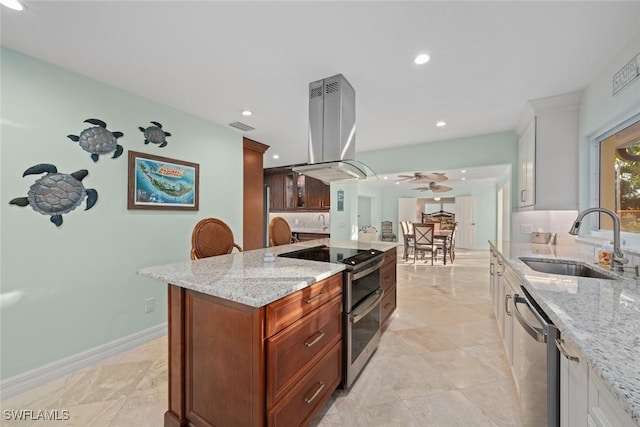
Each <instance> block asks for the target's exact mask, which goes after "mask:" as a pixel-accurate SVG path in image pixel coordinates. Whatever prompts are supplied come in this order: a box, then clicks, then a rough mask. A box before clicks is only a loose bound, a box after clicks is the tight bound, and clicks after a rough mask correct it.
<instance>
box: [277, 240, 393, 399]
mask: <svg viewBox="0 0 640 427" xmlns="http://www.w3.org/2000/svg"><path fill="white" fill-rule="evenodd" d="M278 256H284V257H289V258H297V259H306V260H311V261H323V262H339V263H342V264H345V265H346V266H347V269H346V270H345V273H344V280H343V286H344V288H343V298H342V301H343V310H342V311H343V365H342V374H343V375H342V386H343V387H344V388H349V387H351V385H352V384H353V383H354V382H355V380H356V378H358V375H359V374H360V372H362V369H363V368H364V367H365V365H366V364H367V362H368V361H369V359H370V358H371V356H372V355H373V352H374V351H375V350H376V348H377V347H378V343H379V342H380V335H381V332H380V326H381V325H380V320H381V312H380V301H381V300H382V296H383V291H382V288H381V276H380V267H381V266H382V263H383V258H384V253H383V252H382V251H379V250H376V249H354V248H336V247H328V246H324V245H323V246H317V247H312V248H305V249H301V250H298V251H294V252H287V253H283V254H280V255H278Z"/></svg>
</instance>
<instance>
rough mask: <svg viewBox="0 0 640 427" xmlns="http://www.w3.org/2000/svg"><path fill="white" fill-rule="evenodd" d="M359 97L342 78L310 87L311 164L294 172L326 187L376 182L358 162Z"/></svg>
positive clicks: (330, 78) (336, 77) (371, 174)
mask: <svg viewBox="0 0 640 427" xmlns="http://www.w3.org/2000/svg"><path fill="white" fill-rule="evenodd" d="M355 153H356V93H355V91H354V89H353V87H352V86H351V84H349V82H348V81H347V79H345V78H344V76H343V75H342V74H336V75H335V76H331V77H328V78H326V79H322V80H318V81H315V82H311V83H309V164H307V165H303V166H296V167H294V168H293V170H294V171H295V172H298V173H301V174H303V175H307V176H310V177H312V178H316V179H319V180H321V181H323V182H325V183H327V184H328V183H330V182H336V181H347V180H365V179H377V177H376V174H375V173H374V172H373V171H372V170H371V169H370V168H369V167H368V166H367V165H365V164H363V163H361V162H358V161H356V160H355Z"/></svg>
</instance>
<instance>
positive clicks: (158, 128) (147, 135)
mask: <svg viewBox="0 0 640 427" xmlns="http://www.w3.org/2000/svg"><path fill="white" fill-rule="evenodd" d="M149 123H151V124H153V126H149V127H148V128H143V127H142V126H138V129H140V132H142V133H144V143H145V144H148V143H150V142H151V143H153V144H160V148H162V147H166V146H167V144H168V142H167V138H166V137H167V136H171V134H170V133H169V132H165V131H164V130H162V125H161V124H160V123H158V122H149Z"/></svg>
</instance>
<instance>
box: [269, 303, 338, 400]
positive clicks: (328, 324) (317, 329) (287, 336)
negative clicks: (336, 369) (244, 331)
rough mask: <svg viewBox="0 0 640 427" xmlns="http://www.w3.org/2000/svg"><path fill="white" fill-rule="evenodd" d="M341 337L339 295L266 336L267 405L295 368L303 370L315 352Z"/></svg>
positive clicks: (289, 382) (286, 384) (290, 380)
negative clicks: (282, 328)
mask: <svg viewBox="0 0 640 427" xmlns="http://www.w3.org/2000/svg"><path fill="white" fill-rule="evenodd" d="M341 339H342V298H341V297H340V296H338V297H336V298H334V299H333V300H331V302H330V303H328V304H325V305H323V306H322V307H320V308H318V309H317V310H314V311H313V312H311V313H310V314H308V315H307V316H305V317H303V318H302V319H301V320H299V321H298V322H296V323H294V324H293V325H291V326H289V327H288V328H286V329H284V330H283V331H281V332H280V333H278V334H276V335H274V336H272V337H271V338H269V339H268V340H267V406H268V407H271V406H272V405H273V404H274V403H275V402H276V401H277V400H278V399H280V398H281V397H282V395H283V394H284V393H285V392H286V391H287V389H289V388H291V386H292V383H293V380H294V379H295V376H296V374H297V373H298V372H307V371H308V370H309V369H310V366H312V365H313V362H314V361H316V360H315V359H317V357H316V356H317V355H318V354H320V353H322V352H323V351H326V350H328V349H329V348H330V347H332V346H333V345H334V344H335V343H339V342H341Z"/></svg>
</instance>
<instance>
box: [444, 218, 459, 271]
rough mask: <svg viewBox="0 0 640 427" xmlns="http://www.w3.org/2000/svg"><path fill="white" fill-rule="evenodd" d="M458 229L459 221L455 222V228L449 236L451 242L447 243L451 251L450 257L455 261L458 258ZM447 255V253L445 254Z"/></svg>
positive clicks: (448, 250) (448, 249)
mask: <svg viewBox="0 0 640 427" xmlns="http://www.w3.org/2000/svg"><path fill="white" fill-rule="evenodd" d="M456 231H458V223H457V222H456V223H454V224H453V230H451V237H449V243H448V244H447V252H449V259H450V260H451V262H452V263H453V260H454V259H456ZM445 256H446V254H445Z"/></svg>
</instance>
